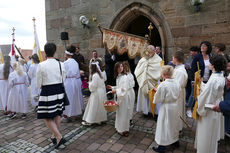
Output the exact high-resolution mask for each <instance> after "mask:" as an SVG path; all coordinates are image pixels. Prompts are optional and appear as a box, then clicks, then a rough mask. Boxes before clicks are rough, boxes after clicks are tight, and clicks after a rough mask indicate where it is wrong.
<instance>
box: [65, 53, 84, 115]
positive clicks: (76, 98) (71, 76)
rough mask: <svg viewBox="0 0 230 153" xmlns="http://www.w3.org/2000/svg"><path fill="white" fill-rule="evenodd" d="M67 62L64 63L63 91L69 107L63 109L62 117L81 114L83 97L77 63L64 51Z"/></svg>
mask: <svg viewBox="0 0 230 153" xmlns="http://www.w3.org/2000/svg"><path fill="white" fill-rule="evenodd" d="M65 53H66V57H67V60H66V61H65V62H64V65H65V70H66V79H65V90H66V94H67V96H68V99H69V102H70V105H68V106H66V107H65V110H64V112H63V114H64V117H71V116H77V115H80V114H82V103H83V96H82V91H81V78H80V70H79V65H78V63H77V62H76V61H75V60H74V59H73V58H72V56H73V53H71V52H69V51H66V52H65Z"/></svg>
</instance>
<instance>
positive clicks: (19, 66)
mask: <svg viewBox="0 0 230 153" xmlns="http://www.w3.org/2000/svg"><path fill="white" fill-rule="evenodd" d="M13 69H14V70H15V71H16V72H17V74H18V75H19V76H22V74H23V70H22V68H21V65H20V64H19V63H18V62H15V63H14V64H13Z"/></svg>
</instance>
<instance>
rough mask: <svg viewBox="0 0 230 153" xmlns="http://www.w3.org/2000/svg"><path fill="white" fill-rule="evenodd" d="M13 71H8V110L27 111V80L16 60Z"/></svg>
mask: <svg viewBox="0 0 230 153" xmlns="http://www.w3.org/2000/svg"><path fill="white" fill-rule="evenodd" d="M13 68H14V71H13V72H12V73H10V76H9V85H10V93H9V98H8V103H7V107H8V109H9V111H11V112H14V114H13V116H12V117H14V116H15V113H16V112H17V113H23V116H22V117H24V116H25V113H27V112H28V102H27V99H28V86H29V80H28V76H27V74H26V73H25V72H23V70H22V68H21V66H20V64H19V63H18V62H16V63H14V64H13Z"/></svg>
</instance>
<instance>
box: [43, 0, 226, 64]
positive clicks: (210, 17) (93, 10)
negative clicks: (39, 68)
mask: <svg viewBox="0 0 230 153" xmlns="http://www.w3.org/2000/svg"><path fill="white" fill-rule="evenodd" d="M81 15H85V16H86V17H87V18H88V19H89V26H90V28H89V29H88V28H83V26H82V25H81V23H80V22H79V17H80V16H81ZM93 16H95V17H97V20H98V22H99V23H100V24H101V26H102V27H105V28H110V29H114V30H117V31H122V32H128V33H132V34H136V35H140V36H144V35H145V34H148V29H147V28H148V25H149V23H150V22H151V23H153V25H154V29H153V31H152V34H153V36H152V37H151V43H152V44H153V45H158V46H161V47H162V51H163V52H164V53H165V58H166V60H170V59H171V55H172V53H173V52H174V51H176V50H183V51H184V52H185V53H186V54H188V53H189V48H190V47H191V46H194V45H198V46H199V45H200V43H201V42H202V41H204V40H207V41H210V42H211V43H212V44H213V45H214V44H216V43H224V44H225V45H226V46H227V51H230V0H205V1H204V3H203V4H202V5H201V10H200V11H198V12H197V11H195V7H194V6H193V5H191V3H190V0H46V30H47V41H48V42H54V43H56V44H57V47H58V52H57V57H58V58H61V59H64V43H63V41H62V40H61V38H60V33H61V32H68V34H69V40H68V41H67V42H66V43H67V45H70V44H75V45H77V46H80V48H81V53H82V54H83V55H84V56H85V58H86V59H88V60H89V59H90V58H91V54H92V53H91V51H92V50H93V49H96V50H98V52H99V55H100V56H102V57H103V55H104V53H105V49H104V48H103V45H102V35H101V33H100V31H99V30H98V28H97V24H96V23H94V22H93V21H92V17H93Z"/></svg>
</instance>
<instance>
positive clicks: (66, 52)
mask: <svg viewBox="0 0 230 153" xmlns="http://www.w3.org/2000/svg"><path fill="white" fill-rule="evenodd" d="M65 54H67V55H70V56H73V53H70V52H69V51H67V50H66V51H65Z"/></svg>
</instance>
